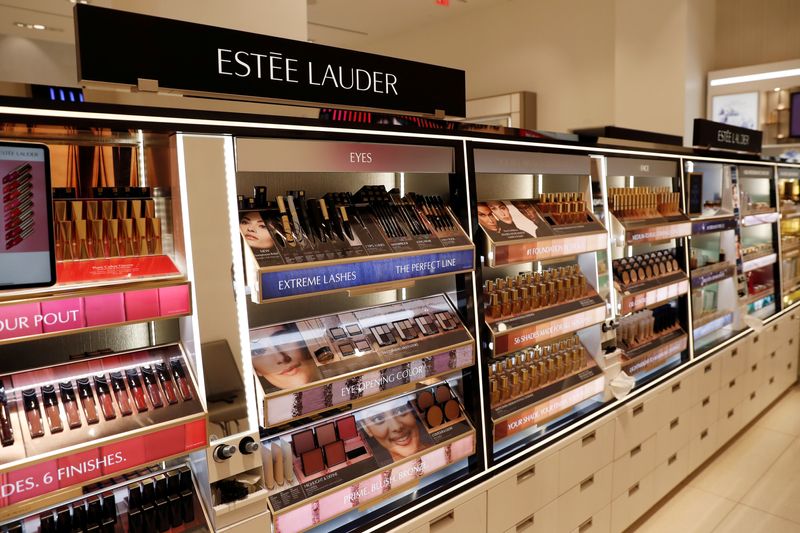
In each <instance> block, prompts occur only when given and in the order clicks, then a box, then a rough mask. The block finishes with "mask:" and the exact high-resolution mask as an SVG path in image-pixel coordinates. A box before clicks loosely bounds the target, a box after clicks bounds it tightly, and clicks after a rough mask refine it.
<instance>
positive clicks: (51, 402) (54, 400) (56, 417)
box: [42, 385, 64, 433]
mask: <svg viewBox="0 0 800 533" xmlns="http://www.w3.org/2000/svg"><path fill="white" fill-rule="evenodd" d="M42 405H44V416H45V418H46V419H47V423H48V425H49V426H50V433H59V432H61V431H63V430H64V424H63V423H62V422H61V411H60V410H59V409H58V397H57V396H56V388H55V386H54V385H43V386H42Z"/></svg>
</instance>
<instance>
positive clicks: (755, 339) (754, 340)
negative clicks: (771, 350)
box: [753, 335, 758, 344]
mask: <svg viewBox="0 0 800 533" xmlns="http://www.w3.org/2000/svg"><path fill="white" fill-rule="evenodd" d="M757 342H758V335H756V336H755V337H753V344H756V343H757Z"/></svg>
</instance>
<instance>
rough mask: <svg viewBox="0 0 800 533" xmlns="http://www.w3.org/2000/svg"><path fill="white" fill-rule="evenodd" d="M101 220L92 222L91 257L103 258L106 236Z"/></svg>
mask: <svg viewBox="0 0 800 533" xmlns="http://www.w3.org/2000/svg"><path fill="white" fill-rule="evenodd" d="M103 228H104V224H103V221H102V220H92V257H105V256H106V247H105V241H106V236H105V232H104V231H103Z"/></svg>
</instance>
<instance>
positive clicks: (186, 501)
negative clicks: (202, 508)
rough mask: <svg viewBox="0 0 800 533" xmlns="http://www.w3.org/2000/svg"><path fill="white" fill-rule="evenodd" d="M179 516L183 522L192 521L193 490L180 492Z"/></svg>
mask: <svg viewBox="0 0 800 533" xmlns="http://www.w3.org/2000/svg"><path fill="white" fill-rule="evenodd" d="M181 518H183V523H184V524H191V523H192V522H194V491H192V490H185V491H183V492H181Z"/></svg>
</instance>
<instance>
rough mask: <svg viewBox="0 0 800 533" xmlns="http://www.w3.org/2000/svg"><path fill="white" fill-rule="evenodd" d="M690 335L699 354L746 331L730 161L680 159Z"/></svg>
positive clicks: (734, 178) (734, 183) (734, 177)
mask: <svg viewBox="0 0 800 533" xmlns="http://www.w3.org/2000/svg"><path fill="white" fill-rule="evenodd" d="M683 182H684V189H685V190H686V203H687V211H688V214H689V217H690V218H691V220H692V236H691V238H690V239H689V250H688V255H689V275H690V278H691V289H692V292H691V311H692V314H691V316H692V337H693V344H694V347H693V349H694V355H695V356H699V355H702V354H703V353H705V352H707V351H709V350H711V349H713V348H714V347H715V346H717V345H718V344H720V343H722V342H725V341H726V340H728V339H730V338H733V337H734V336H736V335H738V334H739V333H741V332H742V331H744V330H745V329H746V326H745V325H744V322H743V319H742V311H741V309H740V304H739V296H740V295H739V289H740V287H739V285H740V282H741V279H743V278H742V270H741V262H740V259H739V255H740V244H739V221H738V216H737V215H738V205H739V201H738V200H739V198H738V193H737V189H736V186H737V173H736V167H735V166H733V165H725V164H722V163H712V162H707V161H684V175H683Z"/></svg>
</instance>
